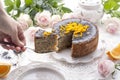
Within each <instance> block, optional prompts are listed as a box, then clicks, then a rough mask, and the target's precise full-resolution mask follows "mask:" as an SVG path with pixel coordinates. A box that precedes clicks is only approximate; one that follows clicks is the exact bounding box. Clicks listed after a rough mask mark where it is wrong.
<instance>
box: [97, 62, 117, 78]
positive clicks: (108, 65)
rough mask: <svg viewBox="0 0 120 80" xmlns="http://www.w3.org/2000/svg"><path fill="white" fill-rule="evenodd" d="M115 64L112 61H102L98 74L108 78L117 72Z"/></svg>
mask: <svg viewBox="0 0 120 80" xmlns="http://www.w3.org/2000/svg"><path fill="white" fill-rule="evenodd" d="M114 66H115V64H114V63H113V62H112V61H111V60H101V61H99V63H98V72H99V73H100V74H101V75H102V76H103V77H108V76H109V75H110V74H111V73H112V72H114V70H115V67H114Z"/></svg>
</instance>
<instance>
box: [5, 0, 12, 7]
mask: <svg viewBox="0 0 120 80" xmlns="http://www.w3.org/2000/svg"><path fill="white" fill-rule="evenodd" d="M4 3H5V5H6V6H11V5H14V3H13V1H12V0H4Z"/></svg>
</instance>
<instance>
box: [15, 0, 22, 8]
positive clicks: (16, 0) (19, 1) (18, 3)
mask: <svg viewBox="0 0 120 80" xmlns="http://www.w3.org/2000/svg"><path fill="white" fill-rule="evenodd" d="M15 3H16V7H17V8H19V7H20V5H21V0H15Z"/></svg>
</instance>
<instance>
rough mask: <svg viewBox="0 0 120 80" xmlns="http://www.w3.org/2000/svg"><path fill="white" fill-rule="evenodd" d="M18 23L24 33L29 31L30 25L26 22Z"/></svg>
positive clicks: (20, 21)
mask: <svg viewBox="0 0 120 80" xmlns="http://www.w3.org/2000/svg"><path fill="white" fill-rule="evenodd" d="M18 22H19V23H20V24H21V25H22V28H23V30H24V31H25V30H27V29H28V27H29V25H28V23H27V22H26V21H25V20H19V21H18Z"/></svg>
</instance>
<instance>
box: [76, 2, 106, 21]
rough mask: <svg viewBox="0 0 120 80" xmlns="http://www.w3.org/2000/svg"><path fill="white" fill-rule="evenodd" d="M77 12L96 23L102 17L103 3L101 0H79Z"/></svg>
mask: <svg viewBox="0 0 120 80" xmlns="http://www.w3.org/2000/svg"><path fill="white" fill-rule="evenodd" d="M78 9H79V10H77V11H78V13H79V15H80V16H81V17H82V18H85V19H87V20H90V21H91V22H93V23H97V22H98V21H100V19H101V18H102V17H103V14H104V12H103V5H102V4H101V0H80V1H79V7H78Z"/></svg>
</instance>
